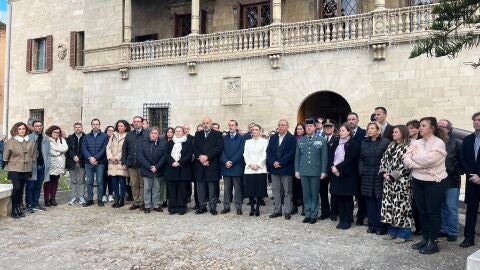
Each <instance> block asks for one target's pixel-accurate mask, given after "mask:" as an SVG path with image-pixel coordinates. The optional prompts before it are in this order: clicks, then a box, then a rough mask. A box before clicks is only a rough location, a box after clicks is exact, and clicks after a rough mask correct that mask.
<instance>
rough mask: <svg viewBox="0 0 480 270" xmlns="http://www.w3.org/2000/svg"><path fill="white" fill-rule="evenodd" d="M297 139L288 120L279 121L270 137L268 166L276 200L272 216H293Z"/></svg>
mask: <svg viewBox="0 0 480 270" xmlns="http://www.w3.org/2000/svg"><path fill="white" fill-rule="evenodd" d="M296 146H297V139H295V137H294V136H293V135H292V134H291V133H290V132H288V122H287V120H285V119H281V120H280V121H278V132H277V133H275V134H274V135H272V136H271V137H270V141H269V142H268V147H267V166H268V167H269V169H270V173H271V176H272V192H273V200H274V209H273V214H271V215H270V218H276V217H281V216H282V198H283V213H284V214H285V219H287V220H289V219H290V218H291V212H292V181H293V174H294V173H295V150H296Z"/></svg>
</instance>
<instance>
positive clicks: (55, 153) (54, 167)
mask: <svg viewBox="0 0 480 270" xmlns="http://www.w3.org/2000/svg"><path fill="white" fill-rule="evenodd" d="M45 134H46V135H47V136H48V139H49V141H50V169H49V175H50V178H49V181H47V182H45V183H43V198H44V201H45V206H57V201H56V200H55V196H56V195H57V190H58V180H59V179H60V176H62V175H64V174H65V153H66V152H67V151H68V145H67V141H66V140H65V139H63V138H62V130H61V129H60V127H59V126H51V127H49V128H48V129H47V131H46V132H45Z"/></svg>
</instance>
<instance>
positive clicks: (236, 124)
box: [228, 119, 238, 127]
mask: <svg viewBox="0 0 480 270" xmlns="http://www.w3.org/2000/svg"><path fill="white" fill-rule="evenodd" d="M228 122H235V126H237V127H238V122H237V120H233V119H232V120H230V121H228Z"/></svg>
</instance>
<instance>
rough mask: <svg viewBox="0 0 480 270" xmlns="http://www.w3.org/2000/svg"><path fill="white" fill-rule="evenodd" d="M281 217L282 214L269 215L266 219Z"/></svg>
mask: <svg viewBox="0 0 480 270" xmlns="http://www.w3.org/2000/svg"><path fill="white" fill-rule="evenodd" d="M281 216H282V213H273V214H271V215H269V216H268V217H269V218H277V217H281Z"/></svg>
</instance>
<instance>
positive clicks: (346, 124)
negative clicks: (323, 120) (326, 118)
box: [338, 122, 352, 136]
mask: <svg viewBox="0 0 480 270" xmlns="http://www.w3.org/2000/svg"><path fill="white" fill-rule="evenodd" d="M342 127H343V128H345V129H346V130H347V131H348V134H350V136H352V128H351V127H350V125H348V123H347V122H344V123H342V124H341V125H340V127H338V130H339V131H340V129H341V128H342Z"/></svg>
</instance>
